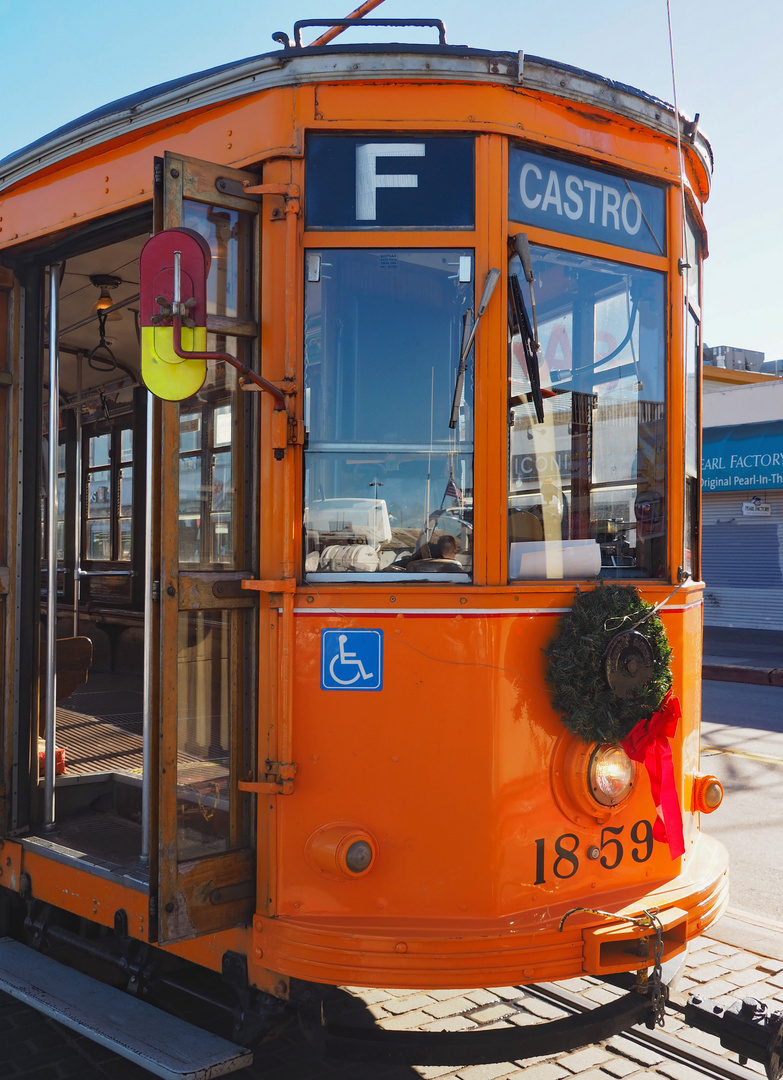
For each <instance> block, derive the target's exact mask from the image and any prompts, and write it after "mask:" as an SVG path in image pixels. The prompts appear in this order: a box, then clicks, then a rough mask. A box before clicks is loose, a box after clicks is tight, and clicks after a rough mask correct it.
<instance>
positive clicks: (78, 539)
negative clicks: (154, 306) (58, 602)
mask: <svg viewBox="0 0 783 1080" xmlns="http://www.w3.org/2000/svg"><path fill="white" fill-rule="evenodd" d="M73 416H74V421H75V428H76V432H75V434H76V460H75V461H74V466H73V471H74V473H75V474H76V485H75V489H74V495H75V498H74V512H73V636H74V637H78V636H79V600H80V598H81V589H82V582H81V577H80V574H81V569H82V354H81V353H79V354H78V355H77V357H76V408H75V409H74V411H73Z"/></svg>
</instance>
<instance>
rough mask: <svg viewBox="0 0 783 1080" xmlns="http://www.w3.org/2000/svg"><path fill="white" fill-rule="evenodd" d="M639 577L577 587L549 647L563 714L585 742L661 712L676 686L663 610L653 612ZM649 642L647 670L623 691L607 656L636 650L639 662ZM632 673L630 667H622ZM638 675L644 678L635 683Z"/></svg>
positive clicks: (616, 735) (622, 732)
mask: <svg viewBox="0 0 783 1080" xmlns="http://www.w3.org/2000/svg"><path fill="white" fill-rule="evenodd" d="M653 610H654V608H653V605H652V604H648V603H646V602H645V601H644V600H643V599H642V598H641V596H640V594H639V591H638V589H635V588H634V586H633V585H599V586H598V588H596V589H594V590H591V591H590V592H580V593H577V596H576V599H575V600H574V603H573V607H572V608H571V610H570V612H569V613H568V614H567V615H564V616H563V618H562V619H561V620H560V623H559V626H558V632H557V636H556V637H555V639H554V641H553V642H552V643H551V645H550V646H549V647H548V648H547V649H545V650H544V652H545V654H546V656H547V659H548V665H547V672H546V679H547V682H548V683H549V685H550V686H551V687H552V689H553V691H554V698H553V705H554V707H555V709H557V710H558V711H559V712H561V713H562V714H563V723H564V724H565V726H566V727H567V728H568V730H569V731H570V732H572V733H573V734H574V735H577V736H578V737H579V738H580V739H583V740H584V741H585V742H621V741H622V740H623V739H624V738H625V737H626V736H627V735H628V733H629V732H630V730H631V728H633V727H634V726H635V725H636V724H637V723H638V722H639V721H640V720H642V719H649V718H650V717H651V716H652V715H653V713H654V712H656V711H657V710H658V709H659V708H660V706H661V703H662V701H663V699H664V697H665V696H666V694H667V692H668V691H669V689H670V688H671V684H672V675H671V670H670V667H669V662H670V660H671V655H672V652H671V649H670V648H669V643H668V641H667V639H666V631H665V630H664V628H663V624H662V622H661V620H660V619H659V618H658V616H657V615H654V614H650V613H651V612H652V611H653ZM640 637H642V638H643V639H646V641H645V640H642V641H641V642H640V644H641V645H642V646H643V647H644V660H643V663H644V664H645V665H646V666H645V667H644V668H643V672H642V676H641V677H637V678H636V679H635V680H628V677H627V676H626V681H627V683H628V684H629V685H626V687H625V688H624V689H623V690H622V691H619V690H618V687H617V683H616V681H614V680H613V679H612V678H611V673H610V674H609V675H607V672H608V661H607V657H611V656H612V655H615V654H620V655H624V656H628V655H631V656H632V660H631V662H630V663H626V666H627V667H628V669H629V670H634V671H635V670H636V666H637V662H636V660H635V659H633V657H634V656H637V655H638V650H637V652H636V653H634V649H635V648H636V646H635V645H634V644H633V643H632V644H631V645H629V647H628V649H626V652H625V653H622V649H623V647H624V645H625V642H632V641H635V642H639V639H640ZM622 674H623V675H625V672H623V673H622ZM632 682H635V683H637V684H639V685H630V683H632Z"/></svg>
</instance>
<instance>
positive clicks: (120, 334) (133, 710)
mask: <svg viewBox="0 0 783 1080" xmlns="http://www.w3.org/2000/svg"><path fill="white" fill-rule="evenodd" d="M146 236H147V234H144V235H140V236H133V237H130V238H127V239H125V240H122V241H119V242H117V243H114V244H111V245H108V246H105V247H102V248H98V249H96V250H93V251H89V252H85V253H80V254H75V255H74V256H73V257H72V258H66V259H65V260H64V261H63V262H62V263H60V264H59V267H58V269H59V275H60V280H59V289H58V312H57V315H58V325H59V331H60V333H59V364H58V382H59V387H58V388H59V404H60V418H59V448H58V476H57V648H56V656H57V662H56V694H55V697H56V746H57V756H56V759H55V772H56V774H57V775H56V791H57V819H58V826H59V830H58V835H57V837H56V842H57V843H58V844H60V845H62V846H64V847H66V848H70V849H76V850H78V851H80V852H83V853H85V854H88V855H90V856H94V857H104V858H105V857H110V858H111V860H112V861H117V862H120V863H122V862H127V861H133V860H134V859H137V858H138V855H139V851H140V820H141V777H142V713H143V641H144V597H143V588H144V579H143V573H142V559H141V556H142V553H143V545H144V499H145V490H144V478H145V472H146V460H145V459H146V431H145V415H146V412H145V408H144V404H143V401H144V398H145V396H146V395H145V394H144V391H143V388H142V387H141V380H140V368H139V363H140V357H139V344H138V292H139V276H138V258H139V252H140V250H141V247H142V245H143V243H144V241H145V239H146ZM45 295H46V297H47V298H49V297H50V295H51V289H50V283H49V281H48V275H47V281H46V289H45ZM49 318H50V312H49V310H48V306H47V310H46V312H45V319H46V321H47V323H48V321H49ZM46 355H47V358H48V351H47V354H46ZM47 364H48V359H47ZM47 383H48V380H47ZM48 396H49V387H48V385H46V386H45V387H44V416H43V447H42V455H41V459H42V463H43V465H42V473H43V475H42V484H41V492H42V496H41V555H42V562H41V615H42V624H41V627H42V632H41V646H40V655H41V662H40V678H41V690H40V695H39V733H40V737H39V744H38V749H39V772H40V777H41V779H40V780H39V792H41V790H42V786H43V772H44V770H43V761H44V753H45V751H44V743H43V738H42V736H43V730H44V717H45V699H46V693H47V665H48V657H47V650H46V634H45V618H46V608H47V593H48V565H47V558H46V557H47V545H46V535H47V517H48V512H49V508H48V495H47V492H48V476H47V472H48V467H47V458H48V440H49V423H48V408H47V402H48ZM53 839H54V838H53Z"/></svg>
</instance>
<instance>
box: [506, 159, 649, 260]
mask: <svg viewBox="0 0 783 1080" xmlns="http://www.w3.org/2000/svg"><path fill="white" fill-rule="evenodd" d="M508 216H509V218H510V219H511V220H512V221H522V222H525V223H527V224H529V225H537V226H539V227H540V228H542V229H554V230H555V232H561V233H568V234H569V235H570V236H583V237H585V238H586V239H588V240H600V241H602V242H603V243H605V244H618V245H619V246H620V247H625V248H632V249H633V250H634V251H645V252H647V253H648V254H650V255H663V254H665V252H666V231H665V228H666V213H665V193H664V189H663V188H660V187H656V186H655V185H654V184H647V183H643V182H642V181H639V180H636V179H630V178H629V177H625V176H616V175H615V174H614V173H606V172H602V171H601V170H600V169H593V168H589V167H587V166H585V165H577V164H576V163H575V162H573V161H567V160H565V159H563V158H555V157H550V156H549V155H547V154H534V153H531V151H529V150H526V149H523V148H522V147H519V146H512V147H511V154H510V157H509V190H508Z"/></svg>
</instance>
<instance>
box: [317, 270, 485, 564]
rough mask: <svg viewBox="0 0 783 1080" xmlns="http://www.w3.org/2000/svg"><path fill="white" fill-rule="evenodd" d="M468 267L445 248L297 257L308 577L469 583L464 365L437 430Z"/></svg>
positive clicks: (469, 388) (452, 375)
mask: <svg viewBox="0 0 783 1080" xmlns="http://www.w3.org/2000/svg"><path fill="white" fill-rule="evenodd" d="M472 266H473V257H472V253H471V252H468V251H459V250H446V249H444V250H437V251H430V250H421V249H419V250H415V251H407V250H382V251H342V250H328V251H323V252H314V251H313V252H308V254H307V267H306V270H307V284H306V291H305V425H306V428H307V437H308V443H307V447H308V448H307V452H306V454H305V509H304V531H305V544H306V550H305V559H306V562H305V567H306V570H307V573H308V576H309V575H318V574H326V575H332V574H345V573H349V574H350V575H351V576H355V575H356V574H362V573H371V574H372V575H373V577H372V580H375V581H380V580H383V579H388V576H389V575H397V574H403V575H405V577H406V579H408V580H410V579H411V577H412V575H414V574H418V575H425V574H426V575H431V574H436V573H437V574H439V575H442V574H452V575H458V578H457V579H458V580H465V579H467V576H468V575H469V574H470V573H471V570H472V560H473V367H472V362H470V360H471V358H469V363H468V368H467V371H466V373H465V380H464V384H463V387H462V393H461V395H460V397H459V400H458V401H457V402H456V405H457V410H456V411H457V418H456V425H455V427H453V428H452V427H450V424H449V421H450V419H451V414H452V406H453V404H454V396H455V386H456V381H457V368H458V365H459V357H460V345H461V341H462V316H463V314H464V312H465V311H466V309H467V308H468V307H471V306H472V305H473V291H474V284H473V280H472V278H473V273H472Z"/></svg>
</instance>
